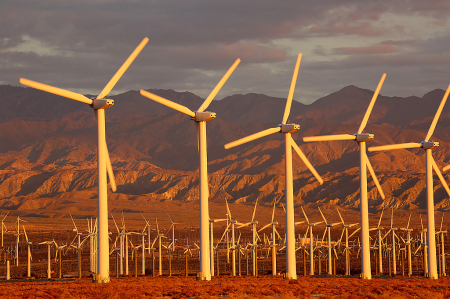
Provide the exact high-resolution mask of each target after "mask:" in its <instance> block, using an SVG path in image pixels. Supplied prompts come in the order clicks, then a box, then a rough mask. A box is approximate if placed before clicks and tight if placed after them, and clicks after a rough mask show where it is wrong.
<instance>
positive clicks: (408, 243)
mask: <svg viewBox="0 0 450 299" xmlns="http://www.w3.org/2000/svg"><path fill="white" fill-rule="evenodd" d="M411 214H412V212H411V213H410V214H409V218H408V224H407V225H406V228H403V227H402V228H400V230H402V231H406V242H405V245H406V248H407V250H406V252H407V255H408V276H411V275H412V263H411V232H412V231H413V229H412V228H409V222H410V221H411ZM441 228H442V223H441ZM442 246H444V244H442ZM444 267H445V266H444ZM444 271H445V268H444Z"/></svg>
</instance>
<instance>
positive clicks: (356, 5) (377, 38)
mask: <svg viewBox="0 0 450 299" xmlns="http://www.w3.org/2000/svg"><path fill="white" fill-rule="evenodd" d="M0 4H1V6H0V7H1V10H0V84H10V85H20V84H19V78H20V77H24V78H27V79H31V80H35V81H39V82H42V83H46V84H50V85H54V86H57V87H60V88H66V89H69V90H72V91H77V92H81V93H91V94H98V93H99V92H100V91H101V90H102V88H103V87H104V85H105V84H106V83H107V82H108V81H109V79H110V78H111V77H112V76H113V74H114V73H115V72H116V71H117V69H118V68H119V67H120V66H121V64H122V63H123V62H124V61H125V59H126V58H127V57H128V55H130V53H131V52H132V51H133V50H134V48H135V47H136V46H137V45H138V44H139V43H140V41H141V40H142V39H143V38H144V37H148V38H149V39H150V41H149V43H148V44H147V46H146V47H145V48H144V49H143V51H142V52H141V54H140V55H139V56H138V58H137V59H136V60H135V62H134V63H133V64H132V65H131V67H130V68H129V69H128V71H127V72H126V73H125V75H124V76H123V77H122V79H121V80H120V81H119V82H118V83H117V85H116V87H115V88H114V89H113V91H112V93H111V94H117V93H120V92H124V91H127V90H130V89H135V90H138V89H141V88H146V89H147V88H163V89H169V88H170V89H174V90H177V91H185V90H188V91H192V92H194V93H196V94H198V95H200V96H203V97H206V96H207V95H208V94H209V92H210V91H211V90H212V89H213V88H214V86H215V85H216V83H217V82H218V81H219V80H220V78H221V77H222V76H223V74H224V73H225V72H226V70H227V69H228V68H229V67H230V66H231V65H232V63H233V62H234V61H235V60H236V59H237V58H241V59H242V62H241V64H240V65H239V66H238V68H237V69H236V71H235V72H234V73H233V75H232V76H231V77H230V79H229V80H228V82H227V83H226V84H225V86H224V87H223V89H222V91H221V92H220V93H219V95H218V96H217V99H221V98H223V97H225V96H227V95H230V94H235V93H241V94H245V93H249V92H256V93H263V94H267V95H272V96H278V97H286V96H287V93H288V89H289V85H290V81H291V77H292V73H293V69H294V64H295V59H296V56H297V55H298V53H299V52H301V53H303V59H302V63H301V66H300V72H299V76H298V81H297V87H296V92H295V95H294V99H295V100H297V101H300V102H304V103H311V102H312V101H314V100H316V99H318V98H320V97H322V96H325V95H327V94H329V93H331V92H334V91H337V90H339V89H341V88H342V87H345V86H347V85H356V86H359V87H363V88H368V89H371V90H374V89H375V88H376V86H377V84H378V81H379V80H380V78H381V75H382V74H383V73H384V72H385V73H387V77H386V81H385V83H384V86H383V88H382V90H381V94H383V95H389V96H394V95H396V96H409V95H417V96H422V95H423V94H424V93H426V92H428V91H430V90H433V89H436V88H441V89H446V88H447V86H448V85H449V84H450V47H449V45H450V29H449V28H450V26H449V25H450V17H449V16H450V1H448V0H433V1H423V0H387V1H383V0H380V1H360V0H354V1H352V0H340V1H336V0H324V1H300V0H286V1H264V0H248V1H246V0H241V1H236V0H226V1H212V0H211V1H191V0H179V1H172V0H160V1H151V0H129V1H113V0H76V1H73V0H70V1H68V0H39V1H36V0H34V1H27V0H23V1H22V0H21V1H18V0H1V2H0Z"/></svg>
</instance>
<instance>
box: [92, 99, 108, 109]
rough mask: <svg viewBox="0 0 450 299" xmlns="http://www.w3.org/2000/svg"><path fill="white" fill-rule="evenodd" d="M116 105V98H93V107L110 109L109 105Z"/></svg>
mask: <svg viewBox="0 0 450 299" xmlns="http://www.w3.org/2000/svg"><path fill="white" fill-rule="evenodd" d="M113 105H114V100H112V99H95V98H93V99H92V104H91V105H90V106H91V108H93V109H95V110H97V109H108V108H109V107H111V106H113Z"/></svg>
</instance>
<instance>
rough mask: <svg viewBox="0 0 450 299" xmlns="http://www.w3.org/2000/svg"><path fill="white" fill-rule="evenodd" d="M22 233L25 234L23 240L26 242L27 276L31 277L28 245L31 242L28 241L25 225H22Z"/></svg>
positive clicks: (30, 257)
mask: <svg viewBox="0 0 450 299" xmlns="http://www.w3.org/2000/svg"><path fill="white" fill-rule="evenodd" d="M23 233H24V234H25V240H26V244H27V277H31V260H32V259H33V257H32V256H31V248H30V245H31V244H33V243H32V242H29V241H28V236H27V231H26V230H25V226H24V227H23Z"/></svg>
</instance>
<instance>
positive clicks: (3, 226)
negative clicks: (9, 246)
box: [2, 212, 9, 247]
mask: <svg viewBox="0 0 450 299" xmlns="http://www.w3.org/2000/svg"><path fill="white" fill-rule="evenodd" d="M8 214H9V212H8V213H6V215H5V217H3V219H2V247H3V228H4V229H5V231H6V232H8V229H7V228H6V225H5V223H3V221H5V219H6V217H8Z"/></svg>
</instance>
